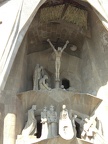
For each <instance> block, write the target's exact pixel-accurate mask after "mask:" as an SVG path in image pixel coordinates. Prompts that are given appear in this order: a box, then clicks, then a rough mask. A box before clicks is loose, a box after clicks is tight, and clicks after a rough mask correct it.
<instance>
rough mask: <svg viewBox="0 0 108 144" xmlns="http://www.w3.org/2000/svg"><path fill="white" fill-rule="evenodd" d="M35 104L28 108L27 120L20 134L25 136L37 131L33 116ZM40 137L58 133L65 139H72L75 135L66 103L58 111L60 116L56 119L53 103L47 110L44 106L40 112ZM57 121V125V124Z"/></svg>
mask: <svg viewBox="0 0 108 144" xmlns="http://www.w3.org/2000/svg"><path fill="white" fill-rule="evenodd" d="M35 110H36V105H33V106H32V108H31V109H30V110H28V120H27V122H26V124H25V127H24V129H23V130H22V135H23V136H24V137H27V136H29V135H31V134H36V133H37V120H36V118H35V112H34V111H35ZM41 123H42V130H41V137H40V139H41V140H42V139H47V138H53V137H57V136H58V133H59V135H60V136H61V137H62V138H64V139H66V140H69V139H72V138H73V137H74V136H75V131H74V128H75V127H74V125H73V123H72V120H71V119H70V118H69V113H68V110H67V109H66V105H63V106H62V111H61V112H60V118H59V120H58V116H57V112H56V111H55V108H54V106H53V105H51V106H50V108H49V110H48V109H47V107H44V108H43V110H42V112H41ZM58 123H59V125H58Z"/></svg>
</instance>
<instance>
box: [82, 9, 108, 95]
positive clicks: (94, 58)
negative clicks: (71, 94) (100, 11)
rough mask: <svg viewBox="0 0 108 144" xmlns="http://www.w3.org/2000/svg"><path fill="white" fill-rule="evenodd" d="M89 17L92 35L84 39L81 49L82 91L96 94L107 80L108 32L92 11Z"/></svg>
mask: <svg viewBox="0 0 108 144" xmlns="http://www.w3.org/2000/svg"><path fill="white" fill-rule="evenodd" d="M90 19H91V30H92V31H91V35H92V37H91V39H88V38H86V39H85V42H84V45H83V51H82V62H81V75H82V92H88V93H90V94H94V95H97V92H98V90H99V88H100V87H101V86H103V85H105V84H106V82H107V81H108V78H107V77H108V72H107V71H108V57H107V55H108V32H107V30H106V29H105V28H104V26H103V25H102V23H101V21H100V20H99V19H98V17H97V16H96V15H95V13H94V12H93V11H91V14H90Z"/></svg>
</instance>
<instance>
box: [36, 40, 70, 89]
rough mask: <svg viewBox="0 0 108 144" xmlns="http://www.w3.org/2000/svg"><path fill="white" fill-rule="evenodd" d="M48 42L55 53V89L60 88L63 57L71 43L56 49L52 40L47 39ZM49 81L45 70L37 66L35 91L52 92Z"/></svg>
mask: <svg viewBox="0 0 108 144" xmlns="http://www.w3.org/2000/svg"><path fill="white" fill-rule="evenodd" d="M47 42H48V43H49V44H50V46H51V48H52V49H53V51H54V53H55V82H56V83H55V85H56V86H55V87H56V88H59V82H60V67H61V57H62V53H63V51H64V49H66V47H67V45H68V43H69V41H68V40H67V41H66V43H65V45H64V46H63V48H61V47H58V49H56V48H55V47H54V45H53V44H52V43H51V41H50V39H47ZM47 79H48V76H47V75H46V74H45V73H44V69H43V67H42V66H40V65H39V64H37V65H36V67H35V70H34V74H33V90H39V89H41V90H46V89H47V90H51V88H49V86H48V83H47V82H46V80H47Z"/></svg>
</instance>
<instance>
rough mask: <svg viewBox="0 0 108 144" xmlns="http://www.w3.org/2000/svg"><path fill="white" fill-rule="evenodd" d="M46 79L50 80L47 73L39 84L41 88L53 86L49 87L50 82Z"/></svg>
mask: <svg viewBox="0 0 108 144" xmlns="http://www.w3.org/2000/svg"><path fill="white" fill-rule="evenodd" d="M46 80H48V76H47V75H44V76H43V78H41V79H40V81H39V86H40V89H41V90H51V88H50V87H48V83H47V82H46Z"/></svg>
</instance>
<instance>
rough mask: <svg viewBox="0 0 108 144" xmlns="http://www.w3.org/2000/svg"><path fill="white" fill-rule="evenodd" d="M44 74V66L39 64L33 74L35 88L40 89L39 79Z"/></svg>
mask: <svg viewBox="0 0 108 144" xmlns="http://www.w3.org/2000/svg"><path fill="white" fill-rule="evenodd" d="M43 75H44V72H43V67H42V66H40V65H39V64H37V65H36V67H35V71H34V75H33V90H39V80H40V79H41V78H42V76H43Z"/></svg>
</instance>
